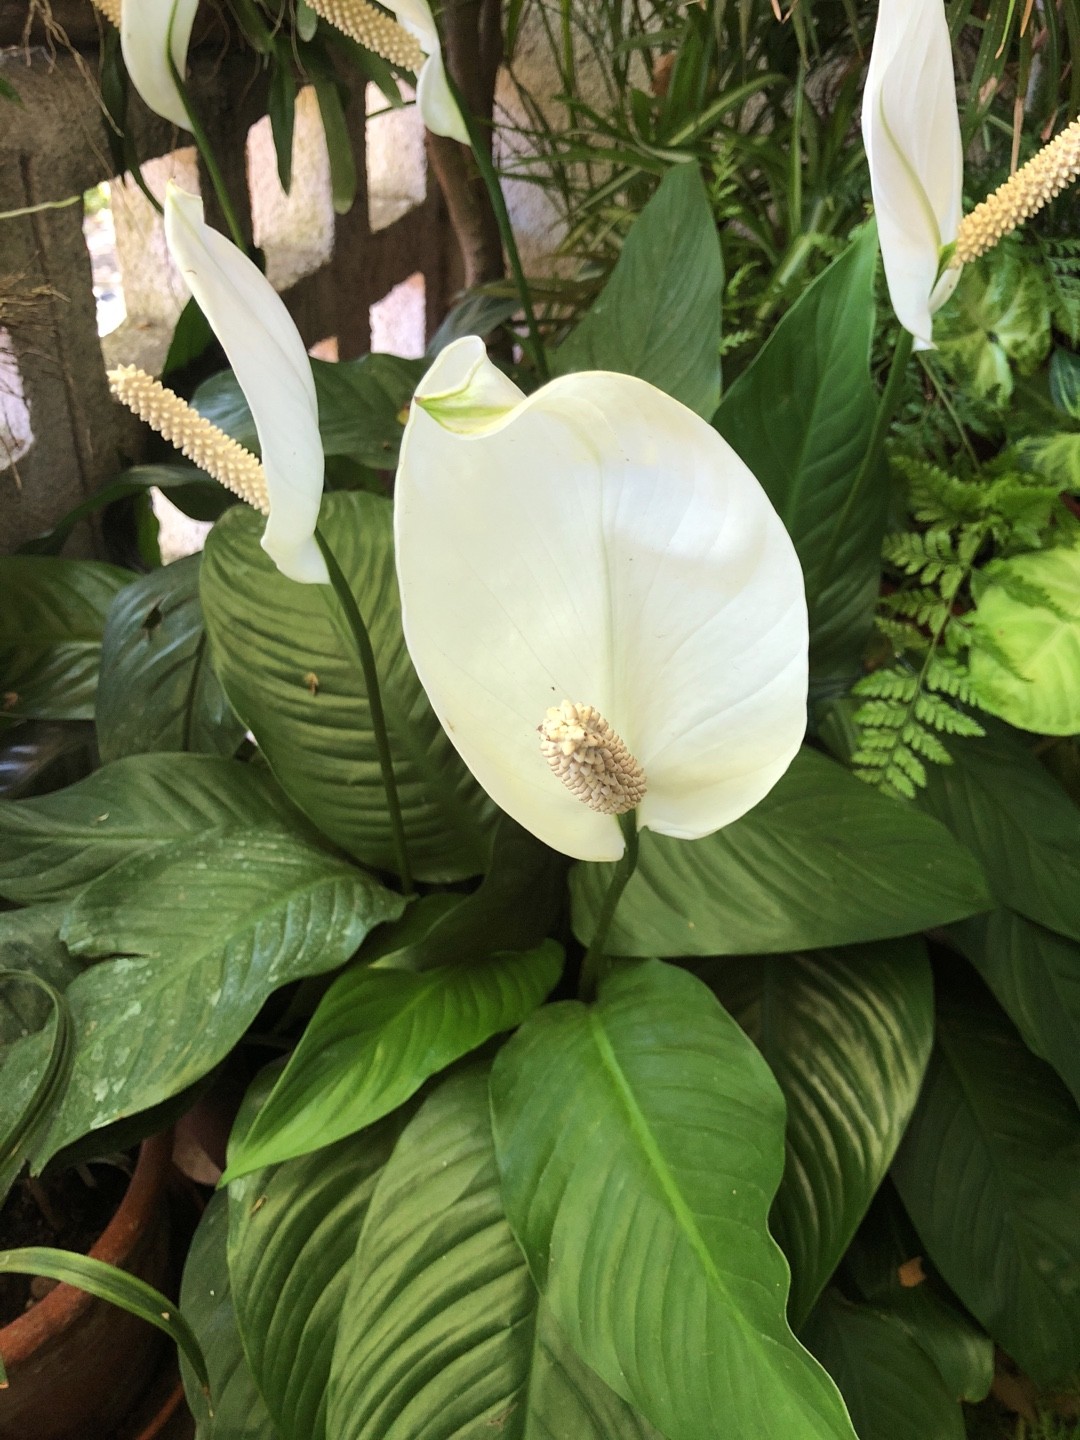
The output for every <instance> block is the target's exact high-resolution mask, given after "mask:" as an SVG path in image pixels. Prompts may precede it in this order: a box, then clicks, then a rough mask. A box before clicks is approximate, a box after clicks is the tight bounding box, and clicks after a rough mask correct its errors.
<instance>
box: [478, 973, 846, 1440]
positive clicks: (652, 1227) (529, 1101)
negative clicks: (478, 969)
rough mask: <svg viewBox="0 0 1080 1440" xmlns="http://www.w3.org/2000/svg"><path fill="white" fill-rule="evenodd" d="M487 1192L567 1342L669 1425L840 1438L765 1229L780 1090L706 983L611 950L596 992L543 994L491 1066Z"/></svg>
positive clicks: (686, 1432) (692, 1435)
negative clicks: (494, 1179) (490, 1188)
mask: <svg viewBox="0 0 1080 1440" xmlns="http://www.w3.org/2000/svg"><path fill="white" fill-rule="evenodd" d="M491 1103H492V1115H493V1119H494V1133H495V1148H496V1152H497V1154H498V1163H499V1171H500V1175H501V1177H502V1191H503V1200H504V1203H505V1206H506V1213H507V1216H508V1218H509V1220H510V1223H511V1225H512V1226H513V1229H514V1233H515V1235H516V1236H517V1238H518V1241H519V1243H520V1244H521V1246H522V1248H523V1249H524V1251H525V1254H526V1257H527V1259H528V1262H529V1268H530V1270H531V1272H532V1275H533V1278H534V1280H535V1281H536V1283H537V1285H538V1287H539V1289H540V1291H541V1294H542V1295H543V1296H544V1299H545V1300H546V1301H547V1303H548V1304H549V1305H550V1307H551V1311H552V1314H553V1317H554V1319H555V1322H556V1324H557V1325H558V1326H559V1327H560V1329H562V1331H563V1332H564V1333H565V1335H566V1337H567V1339H568V1340H569V1341H570V1343H571V1344H572V1345H573V1347H574V1349H575V1350H576V1351H577V1353H578V1354H579V1355H580V1356H581V1358H582V1359H583V1360H584V1361H585V1362H586V1363H587V1364H588V1365H589V1366H590V1367H591V1368H592V1369H594V1370H595V1371H596V1372H597V1374H598V1375H600V1376H601V1377H602V1378H603V1379H604V1380H606V1381H607V1383H608V1384H609V1385H610V1386H611V1387H612V1389H614V1390H615V1391H616V1392H617V1393H619V1394H620V1395H622V1396H623V1398H624V1399H626V1400H628V1401H629V1402H630V1403H632V1404H634V1405H635V1406H636V1407H637V1408H638V1409H639V1410H640V1411H641V1412H642V1414H643V1415H645V1416H646V1417H647V1418H648V1419H649V1420H650V1421H651V1422H652V1423H653V1424H654V1425H656V1426H657V1428H658V1429H660V1430H661V1431H662V1432H663V1433H664V1435H666V1436H668V1437H669V1440H713V1437H714V1436H715V1434H716V1422H717V1416H723V1417H724V1424H725V1426H726V1427H727V1428H728V1429H729V1430H730V1431H731V1433H732V1434H737V1435H738V1436H739V1437H740V1440H775V1437H776V1436H777V1435H783V1436H785V1440H811V1437H814V1440H817V1437H826V1436H827V1437H830V1440H832V1437H841V1436H842V1437H847V1440H850V1437H851V1436H852V1435H853V1432H852V1430H851V1427H850V1425H849V1423H848V1420H847V1417H846V1415H845V1412H844V1408H843V1405H842V1404H841V1402H840V1398H839V1396H838V1395H837V1393H836V1391H835V1389H834V1388H833V1386H832V1384H831V1383H830V1381H829V1380H828V1378H827V1376H826V1375H825V1374H824V1373H823V1372H822V1371H821V1370H820V1369H819V1368H818V1367H817V1365H816V1364H814V1362H813V1361H812V1360H811V1358H810V1356H809V1355H808V1354H807V1353H806V1352H805V1351H804V1350H803V1349H802V1348H801V1347H800V1345H799V1344H798V1342H797V1341H796V1340H795V1338H794V1337H793V1336H792V1334H791V1332H790V1330H789V1329H788V1327H787V1323H786V1320H785V1318H784V1305H785V1301H786V1298H787V1295H786V1292H787V1283H788V1272H787V1265H786V1264H785V1262H784V1258H783V1256H782V1255H781V1253H780V1250H779V1248H778V1247H777V1245H776V1243H775V1241H774V1240H773V1239H772V1238H771V1236H770V1235H769V1232H768V1229H767V1226H766V1217H767V1215H768V1210H769V1205H770V1203H771V1201H772V1198H773V1195H774V1193H775V1191H776V1187H777V1185H778V1184H779V1181H780V1175H781V1171H782V1169H783V1131H784V1106H783V1099H782V1096H781V1094H780V1091H779V1088H778V1087H777V1085H776V1082H775V1080H774V1079H773V1078H772V1075H771V1074H770V1072H769V1069H768V1066H767V1065H766V1064H765V1062H764V1061H763V1060H762V1058H761V1056H760V1055H759V1054H758V1052H757V1051H756V1050H755V1049H754V1047H753V1046H752V1045H751V1043H750V1042H749V1040H748V1039H747V1038H746V1036H745V1035H744V1034H743V1033H742V1031H741V1030H740V1029H739V1027H738V1025H737V1024H736V1023H735V1021H734V1020H732V1019H731V1017H730V1016H729V1015H727V1014H726V1012H725V1011H724V1010H723V1009H722V1007H721V1006H720V1005H719V1004H717V1002H716V1000H715V999H714V997H713V996H712V995H711V994H710V992H709V990H708V989H707V988H706V987H705V986H704V985H702V983H701V982H700V981H699V980H696V979H695V978H694V977H693V976H691V975H688V974H687V973H686V972H685V971H681V970H677V969H675V968H674V967H672V966H668V965H664V964H662V963H661V962H659V961H648V962H645V963H643V964H639V965H638V964H635V965H623V966H620V967H619V968H617V969H616V970H615V971H614V973H613V974H611V975H610V976H609V977H608V979H607V980H606V982H605V983H604V984H603V985H602V987H601V990H600V999H599V1001H598V1003H597V1004H596V1005H595V1006H592V1007H586V1006H584V1005H581V1004H578V1003H576V1002H567V1003H563V1004H558V1005H548V1006H545V1007H544V1008H543V1009H541V1010H539V1011H537V1012H536V1013H535V1014H533V1015H532V1016H530V1017H529V1019H528V1020H526V1021H525V1023H524V1025H522V1027H521V1029H520V1030H518V1032H517V1034H516V1035H515V1036H514V1037H513V1038H512V1039H511V1040H510V1041H508V1042H507V1044H506V1045H505V1046H504V1047H503V1049H502V1050H501V1051H500V1052H499V1055H498V1057H497V1058H496V1061H495V1066H494V1069H493V1071H492V1077H491Z"/></svg>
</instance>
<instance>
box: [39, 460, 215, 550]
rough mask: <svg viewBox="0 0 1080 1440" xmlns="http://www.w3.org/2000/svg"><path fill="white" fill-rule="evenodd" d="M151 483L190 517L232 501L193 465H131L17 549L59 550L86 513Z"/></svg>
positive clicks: (207, 515) (208, 516) (210, 514)
mask: <svg viewBox="0 0 1080 1440" xmlns="http://www.w3.org/2000/svg"><path fill="white" fill-rule="evenodd" d="M151 486H156V487H157V488H158V489H159V490H160V491H161V492H162V494H163V495H166V496H168V498H169V499H170V500H171V501H172V502H173V504H174V505H176V506H177V507H178V508H179V509H181V510H183V512H184V514H185V515H190V516H191V518H192V519H193V520H216V519H217V517H218V516H219V515H220V514H221V512H222V511H223V510H224V509H226V508H227V506H228V505H230V504H231V503H232V500H231V497H230V496H229V493H228V491H227V490H224V489H223V488H222V487H221V486H220V485H218V484H217V483H216V481H214V480H211V479H210V477H209V475H207V474H206V472H205V471H204V470H196V468H195V466H194V465H180V464H178V465H133V466H132V467H131V468H130V469H129V470H122V471H121V472H120V474H119V475H117V477H116V479H115V480H111V481H110V482H109V483H108V484H107V485H103V486H102V487H101V489H100V490H95V491H94V493H93V494H92V495H89V496H87V498H86V499H85V500H83V501H82V502H81V504H79V505H76V506H75V507H74V508H73V509H71V510H69V511H68V513H67V514H66V515H65V516H64V518H63V519H62V520H59V521H57V523H56V524H55V525H54V526H53V527H52V529H51V530H47V531H46V532H45V534H44V535H39V536H37V538H36V539H34V540H28V541H27V542H26V544H25V545H23V546H21V547H20V552H19V553H20V554H22V555H57V554H59V552H60V551H61V549H62V548H63V546H64V543H65V541H66V540H67V539H68V537H69V536H70V535H71V533H72V532H73V531H74V529H75V527H76V525H78V523H79V521H80V520H83V519H85V518H86V516H87V515H96V514H97V512H98V511H99V510H102V509H104V507H105V506H106V505H111V504H113V502H114V501H116V500H126V499H128V498H129V497H131V496H135V497H139V496H143V497H145V496H146V494H147V492H148V491H149V489H150V487H151Z"/></svg>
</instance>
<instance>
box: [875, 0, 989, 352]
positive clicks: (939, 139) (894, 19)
mask: <svg viewBox="0 0 1080 1440" xmlns="http://www.w3.org/2000/svg"><path fill="white" fill-rule="evenodd" d="M862 131H863V142H864V144H865V146H866V155H867V159H868V160H869V163H870V185H871V189H872V190H873V195H874V211H875V214H876V216H877V223H878V234H879V237H880V240H881V257H882V260H883V261H884V264H885V279H886V280H887V282H888V286H889V298H890V299H891V301H892V306H893V309H894V310H895V311H896V317H897V319H898V320H899V321H900V323H901V325H903V327H904V329H905V330H909V331H910V332H911V334H912V335H914V337H915V348H916V350H928V349H932V348H933V343H934V342H933V319H932V317H933V315H934V312H935V311H936V310H938V309H940V307H941V306H942V305H944V303H945V301H946V300H947V299H948V298H949V296H950V295H951V294H952V292H953V290H954V289H955V288H956V282H957V280H958V279H959V278H960V271H959V269H955V268H952V269H949V270H946V272H945V274H944V275H942V277H941V279H940V280H939V279H938V270H939V267H940V263H941V251H942V248H943V247H944V246H946V245H951V244H952V242H953V241H954V240H955V239H956V233H957V230H958V228H959V225H960V220H961V218H962V214H963V185H964V154H963V147H962V144H961V140H960V117H959V115H958V113H957V109H956V82H955V79H954V77H953V60H952V44H951V41H950V39H949V26H948V22H947V21H946V18H945V7H944V4H943V0H880V3H879V5H878V18H877V28H876V29H875V31H874V47H873V50H872V51H871V53H870V65H869V68H868V70H867V74H866V89H865V91H864V93H863V108H862Z"/></svg>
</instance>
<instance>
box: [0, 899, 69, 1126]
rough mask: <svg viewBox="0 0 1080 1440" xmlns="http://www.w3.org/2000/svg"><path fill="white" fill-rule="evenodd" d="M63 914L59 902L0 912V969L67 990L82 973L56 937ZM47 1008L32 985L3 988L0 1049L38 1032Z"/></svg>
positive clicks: (48, 1012)
mask: <svg viewBox="0 0 1080 1440" xmlns="http://www.w3.org/2000/svg"><path fill="white" fill-rule="evenodd" d="M66 913H67V906H66V905H61V904H57V905H34V906H32V907H31V908H30V909H28V910H4V911H0V969H3V970H21V971H28V972H29V973H30V974H31V975H35V976H36V977H37V978H38V979H39V980H44V981H46V982H47V983H48V984H49V985H51V986H53V988H54V989H56V990H60V991H64V990H66V989H67V987H68V986H69V985H70V984H71V982H72V980H74V978H75V976H76V975H78V974H79V973H80V971H81V970H82V969H83V965H82V962H81V961H80V960H76V959H74V958H73V956H72V955H71V954H70V953H69V951H68V948H67V946H66V945H64V944H63V942H62V941H61V939H60V926H61V925H62V924H63V921H64V916H65V914H66ZM52 1009H53V1007H52V1003H51V1001H49V1000H48V999H47V998H46V997H45V996H44V995H43V994H42V992H41V991H40V990H39V989H37V988H36V987H34V986H23V985H15V984H11V985H5V986H4V987H3V988H2V989H0V1046H3V1045H10V1044H11V1043H12V1042H13V1041H15V1040H19V1039H21V1038H22V1037H23V1036H24V1035H27V1034H29V1032H30V1031H31V1030H38V1029H40V1028H41V1026H42V1025H44V1024H45V1022H46V1020H48V1018H49V1016H50V1015H51V1014H52ZM0 1053H2V1052H0ZM3 1093H4V1087H3V1085H2V1084H0V1094H3ZM6 1099H7V1096H5V1101H6ZM4 1113H5V1114H6V1113H7V1106H6V1103H5V1105H4Z"/></svg>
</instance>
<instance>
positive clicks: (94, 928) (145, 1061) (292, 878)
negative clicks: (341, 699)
mask: <svg viewBox="0 0 1080 1440" xmlns="http://www.w3.org/2000/svg"><path fill="white" fill-rule="evenodd" d="M401 909H402V901H401V899H400V897H399V896H396V895H393V894H391V893H390V891H388V890H385V889H383V887H382V886H381V885H379V883H378V882H377V881H376V880H374V879H373V878H372V877H371V876H369V875H365V874H362V873H361V872H360V871H358V870H356V869H354V868H353V867H352V866H351V865H347V864H345V863H344V862H342V861H340V860H337V859H335V858H334V857H332V856H330V855H327V854H325V853H324V852H323V851H320V850H317V849H315V848H314V847H313V846H311V845H309V844H307V843H306V842H304V841H302V840H299V839H297V838H295V837H294V836H292V835H291V834H289V833H288V832H286V831H271V830H246V831H243V830H231V831H227V832H225V833H223V834H217V835H214V834H211V835H206V836H198V837H196V838H194V839H191V840H187V841H182V842H179V843H177V844H174V845H171V846H169V847H168V848H166V849H163V850H159V851H154V852H151V853H149V854H145V855H136V856H133V857H132V858H131V859H130V860H126V861H125V862H124V863H123V864H122V865H119V866H117V867H116V868H115V869H114V870H112V871H110V872H109V873H108V874H106V875H104V876H102V877H101V879H100V880H97V881H95V882H94V884H93V885H91V886H89V887H88V888H87V889H86V890H84V891H83V892H82V893H81V895H80V896H79V897H78V899H77V900H76V901H75V902H74V904H73V905H72V907H71V909H70V911H69V912H68V918H67V921H66V923H65V925H64V928H63V931H62V936H63V939H64V942H65V944H66V945H67V946H68V947H69V948H70V949H71V950H72V951H73V952H74V953H75V954H77V955H83V956H91V955H93V956H121V957H123V958H120V959H105V960H102V961H101V963H99V964H96V965H93V966H92V967H91V968H90V969H89V970H87V971H86V972H85V973H84V974H83V975H81V976H80V977H79V978H78V979H77V980H76V981H74V982H73V984H72V985H71V986H70V988H69V989H68V992H67V996H68V1000H69V1002H70V1004H71V1008H72V1013H73V1016H74V1021H75V1029H76V1034H77V1041H76V1050H75V1060H74V1068H73V1071H72V1077H71V1084H70V1086H69V1088H68V1091H67V1095H66V1096H65V1100H64V1103H63V1105H62V1106H61V1109H60V1113H59V1115H58V1116H57V1118H56V1120H55V1122H54V1124H53V1126H52V1128H51V1130H50V1131H49V1133H48V1136H47V1138H46V1140H45V1141H44V1142H43V1144H42V1146H41V1149H40V1151H39V1153H38V1156H37V1160H36V1164H37V1165H38V1166H40V1165H41V1164H43V1163H44V1162H45V1161H46V1160H47V1159H48V1158H49V1156H50V1155H53V1154H55V1153H56V1151H57V1150H59V1149H60V1148H61V1147H62V1146H64V1145H66V1144H69V1143H70V1142H71V1141H72V1140H75V1139H77V1138H78V1137H79V1136H81V1135H84V1134H85V1133H86V1132H87V1131H89V1130H96V1129H99V1128H100V1127H101V1126H103V1125H108V1124H111V1123H112V1122H113V1121H115V1120H118V1119H120V1118H121V1117H122V1116H124V1115H130V1114H133V1113H134V1112H136V1111H138V1110H145V1109H147V1108H149V1107H150V1106H151V1105H156V1104H158V1103H159V1102H160V1101H162V1100H165V1099H167V1098H168V1097H169V1096H171V1095H175V1094H177V1093H178V1092H179V1091H181V1090H183V1089H184V1088H185V1087H186V1086H188V1085H190V1084H191V1083H192V1082H193V1081H195V1080H197V1079H199V1077H200V1076H202V1075H205V1074H206V1073H207V1071H209V1070H210V1069H211V1068H212V1067H213V1066H214V1065H216V1064H217V1063H218V1061H220V1060H221V1059H223V1058H224V1056H225V1055H227V1054H228V1052H229V1051H230V1050H231V1049H232V1047H233V1046H234V1045H235V1044H236V1042H237V1041H238V1040H239V1039H240V1036H241V1035H242V1034H243V1033H244V1031H245V1030H246V1029H247V1027H248V1026H249V1025H250V1024H251V1022H252V1020H253V1019H254V1018H255V1016H256V1015H257V1014H258V1011H259V1009H260V1007H261V1006H262V1004H263V1002H264V1001H265V1000H266V997H267V996H268V995H269V994H270V993H271V992H272V991H273V990H275V989H277V988H278V987H279V986H281V985H285V984H287V983H288V982H289V981H290V980H297V979H300V978H301V977H302V976H304V975H317V974H321V973H323V972H325V971H327V970H332V969H334V968H335V966H338V965H341V964H343V963H344V962H345V961H346V960H347V959H348V958H349V956H350V955H351V954H352V953H353V951H354V950H355V949H356V948H357V946H358V945H359V944H360V942H361V940H363V938H364V936H365V935H366V934H367V932H368V931H369V930H370V929H371V928H372V927H373V926H374V925H377V924H378V923H379V922H380V921H382V920H387V919H393V918H394V917H395V916H397V915H400V913H401Z"/></svg>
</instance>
